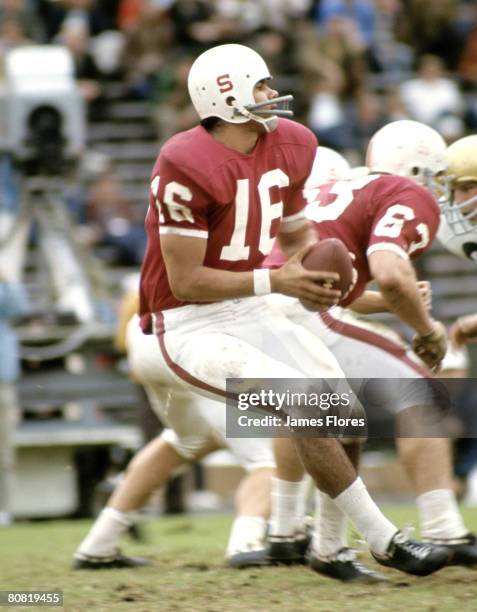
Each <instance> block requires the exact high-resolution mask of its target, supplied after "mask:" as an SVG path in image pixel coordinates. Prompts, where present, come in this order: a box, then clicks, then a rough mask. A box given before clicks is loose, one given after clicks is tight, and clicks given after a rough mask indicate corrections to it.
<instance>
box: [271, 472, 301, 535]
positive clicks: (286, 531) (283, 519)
mask: <svg viewBox="0 0 477 612" xmlns="http://www.w3.org/2000/svg"><path fill="white" fill-rule="evenodd" d="M301 487H302V481H301V480H299V481H297V482H295V481H291V480H281V478H272V514H271V516H270V535H279V536H291V535H293V534H294V533H295V531H296V529H297V527H298V525H297V514H298V506H299V496H300V490H301Z"/></svg>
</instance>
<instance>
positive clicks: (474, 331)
mask: <svg viewBox="0 0 477 612" xmlns="http://www.w3.org/2000/svg"><path fill="white" fill-rule="evenodd" d="M449 336H450V339H451V341H452V344H454V345H455V346H462V344H466V343H467V342H477V313H476V314H471V315H466V316H464V317H459V318H458V319H457V321H456V322H455V323H454V324H453V325H451V328H450V330H449Z"/></svg>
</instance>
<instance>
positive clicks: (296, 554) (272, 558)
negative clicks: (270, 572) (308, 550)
mask: <svg viewBox="0 0 477 612" xmlns="http://www.w3.org/2000/svg"><path fill="white" fill-rule="evenodd" d="M267 559H268V561H269V563H270V565H297V564H303V563H305V558H304V555H303V554H302V553H301V552H300V551H299V550H298V548H297V546H296V537H295V536H294V535H293V536H268V538H267Z"/></svg>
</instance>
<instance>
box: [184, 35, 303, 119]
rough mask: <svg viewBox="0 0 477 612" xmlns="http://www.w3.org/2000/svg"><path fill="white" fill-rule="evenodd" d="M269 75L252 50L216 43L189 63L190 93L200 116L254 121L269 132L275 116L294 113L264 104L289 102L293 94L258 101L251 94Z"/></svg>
mask: <svg viewBox="0 0 477 612" xmlns="http://www.w3.org/2000/svg"><path fill="white" fill-rule="evenodd" d="M271 78H272V77H271V75H270V71H269V70H268V68H267V65H266V64H265V62H264V60H263V59H262V58H261V57H260V55H259V54H258V53H257V52H256V51H254V50H253V49H250V48H249V47H245V46H244V45H235V44H231V45H219V46H218V47H213V48H212V49H208V50H207V51H205V52H204V53H202V54H201V55H199V57H198V58H197V59H196V60H195V62H194V63H193V64H192V67H191V69H190V72H189V78H188V88H189V95H190V97H191V100H192V104H193V105H194V108H195V110H196V111H197V113H198V115H199V117H200V118H201V119H207V117H219V118H220V119H222V120H223V121H227V122H228V123H246V122H247V121H250V120H253V121H258V122H259V123H261V124H262V125H264V126H265V128H266V129H267V131H272V130H273V129H275V127H276V125H277V117H279V116H280V117H291V116H293V112H292V111H291V110H288V109H282V108H273V109H270V108H267V107H270V105H271V104H273V105H277V104H282V103H288V102H289V101H290V100H291V99H292V98H293V96H281V97H278V98H274V99H273V101H265V102H261V103H259V104H257V103H256V102H255V98H254V95H253V94H254V88H255V85H256V84H257V83H258V82H260V81H263V80H265V79H271ZM263 107H265V108H263Z"/></svg>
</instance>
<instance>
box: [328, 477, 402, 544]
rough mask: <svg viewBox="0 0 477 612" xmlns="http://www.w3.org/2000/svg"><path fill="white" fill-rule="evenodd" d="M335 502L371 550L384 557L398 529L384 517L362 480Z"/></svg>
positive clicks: (358, 480)
mask: <svg viewBox="0 0 477 612" xmlns="http://www.w3.org/2000/svg"><path fill="white" fill-rule="evenodd" d="M333 501H334V502H335V504H336V505H337V506H338V508H339V509H340V510H341V511H342V512H344V514H346V515H347V516H348V518H349V519H350V520H351V521H352V522H353V523H354V525H355V527H356V528H357V530H358V531H359V532H360V533H361V534H362V535H363V537H364V539H365V540H366V542H367V543H368V544H369V546H370V548H371V550H373V551H374V552H376V553H377V554H380V555H383V554H384V553H385V552H386V550H387V548H388V546H389V542H390V541H391V539H392V537H393V535H394V534H395V533H396V531H398V528H397V527H396V526H395V525H393V524H392V523H391V521H389V520H388V519H387V518H386V517H385V516H384V514H383V513H382V512H381V510H380V509H379V508H378V506H377V505H376V504H375V503H374V501H373V500H372V498H371V496H370V494H369V493H368V490H367V488H366V486H365V484H364V482H363V481H362V480H361V478H359V477H358V478H356V480H355V481H354V482H353V483H352V484H350V486H349V487H348V488H347V489H345V490H344V491H343V492H342V493H340V494H339V495H338V496H337V497H335V499H334V500H333Z"/></svg>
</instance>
